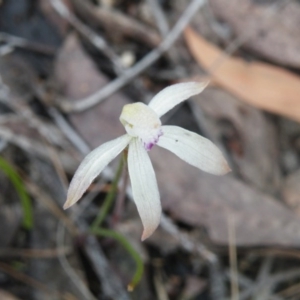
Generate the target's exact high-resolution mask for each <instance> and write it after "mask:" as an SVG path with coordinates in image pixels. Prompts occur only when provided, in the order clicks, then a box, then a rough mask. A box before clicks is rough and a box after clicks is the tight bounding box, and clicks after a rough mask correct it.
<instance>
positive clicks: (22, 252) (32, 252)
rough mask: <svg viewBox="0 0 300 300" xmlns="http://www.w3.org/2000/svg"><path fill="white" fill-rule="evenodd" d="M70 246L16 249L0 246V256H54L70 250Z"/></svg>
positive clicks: (65, 253) (67, 252)
mask: <svg viewBox="0 0 300 300" xmlns="http://www.w3.org/2000/svg"><path fill="white" fill-rule="evenodd" d="M71 250H72V249H71V248H70V247H63V248H55V249H18V248H1V249H0V257H26V258H54V257H57V256H59V255H61V254H62V253H63V254H64V255H67V254H69V253H70V252H71Z"/></svg>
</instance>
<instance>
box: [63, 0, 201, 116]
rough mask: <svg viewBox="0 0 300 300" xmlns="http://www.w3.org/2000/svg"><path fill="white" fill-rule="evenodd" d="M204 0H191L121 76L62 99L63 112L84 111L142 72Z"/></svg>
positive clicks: (170, 42)
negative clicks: (170, 26) (82, 95)
mask: <svg viewBox="0 0 300 300" xmlns="http://www.w3.org/2000/svg"><path fill="white" fill-rule="evenodd" d="M205 2H206V1H205V0H193V1H192V2H191V3H190V4H189V6H188V7H187V9H186V10H185V12H184V13H183V14H182V16H181V17H180V19H179V20H178V21H177V23H176V24H175V26H174V27H173V29H172V30H171V31H170V32H169V34H168V35H167V36H166V38H165V39H164V40H163V41H162V43H161V44H160V45H159V46H158V47H157V48H156V49H154V50H152V51H151V52H150V53H149V54H147V55H146V56H145V57H144V58H143V59H142V60H141V61H139V62H138V63H137V64H135V65H134V66H133V67H132V68H130V69H128V70H127V71H126V72H124V73H123V74H122V75H121V76H119V77H118V78H116V79H114V80H113V81H111V82H110V83H109V84H107V85H106V86H105V87H104V88H102V89H101V90H99V91H97V92H96V93H95V94H93V95H90V96H88V97H87V98H84V99H81V100H79V101H76V102H74V101H68V100H65V101H62V103H61V109H62V110H64V111H65V112H72V111H73V112H75V111H77V112H79V111H84V110H86V109H88V108H91V107H93V106H94V105H96V104H98V103H100V102H101V101H102V100H104V99H106V98H107V97H109V96H111V95H112V94H114V93H115V92H117V91H118V90H119V89H121V88H122V87H124V86H125V85H126V84H128V83H129V82H130V81H131V80H132V79H133V78H135V77H136V76H138V75H139V74H140V73H142V72H143V71H144V70H145V69H146V68H148V67H149V66H150V65H152V64H153V63H154V62H155V61H156V60H158V59H159V58H160V57H161V55H162V54H163V53H164V52H165V51H167V50H168V49H170V47H171V46H172V45H173V44H174V42H175V41H176V39H177V38H178V37H179V36H180V34H181V33H182V31H183V30H184V28H185V27H186V26H187V24H188V23H189V22H190V21H191V19H192V17H193V16H194V15H195V14H196V13H197V11H198V9H199V8H200V7H202V6H203V5H204V3H205Z"/></svg>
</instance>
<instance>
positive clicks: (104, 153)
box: [64, 134, 132, 209]
mask: <svg viewBox="0 0 300 300" xmlns="http://www.w3.org/2000/svg"><path fill="white" fill-rule="evenodd" d="M131 139H132V137H130V136H129V135H128V134H125V135H123V136H120V137H119V138H116V139H114V140H112V141H109V142H107V143H104V144H102V145H101V146H99V147H98V148H96V149H94V150H93V151H92V152H90V153H89V154H88V155H87V156H86V157H85V158H84V160H83V161H82V162H81V164H80V166H79V167H78V169H77V171H76V172H75V174H74V177H73V179H72V181H71V183H70V187H69V190H68V195H67V201H66V203H65V205H64V209H67V208H69V207H70V206H72V205H73V204H74V203H76V202H77V201H78V200H79V199H80V198H81V197H82V195H83V193H84V192H85V191H86V190H87V188H88V187H89V186H90V184H91V183H92V181H93V180H94V179H95V177H96V176H98V175H99V173H100V172H102V171H103V169H104V168H105V167H106V166H107V165H108V164H109V163H110V162H111V161H112V160H113V159H114V158H115V157H116V156H117V155H118V154H119V153H120V152H121V151H122V150H123V149H124V148H125V147H126V146H127V145H128V144H129V142H130V140H131Z"/></svg>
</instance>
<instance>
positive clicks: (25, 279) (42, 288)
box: [0, 262, 76, 300]
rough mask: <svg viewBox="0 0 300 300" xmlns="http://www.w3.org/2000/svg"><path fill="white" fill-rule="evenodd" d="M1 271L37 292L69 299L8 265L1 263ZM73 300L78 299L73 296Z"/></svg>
mask: <svg viewBox="0 0 300 300" xmlns="http://www.w3.org/2000/svg"><path fill="white" fill-rule="evenodd" d="M0 270H1V271H2V272H4V273H6V274H8V275H9V276H11V277H13V278H15V279H16V280H18V281H21V282H23V283H25V284H27V285H29V286H32V287H33V288H35V289H37V290H40V291H42V292H43V293H44V294H45V295H47V296H49V295H52V296H53V297H54V298H56V299H65V300H67V299H68V296H66V295H64V294H61V293H59V292H56V291H53V290H51V289H49V288H48V287H47V286H45V285H44V284H43V283H41V282H39V281H37V280H35V279H34V278H32V277H29V276H28V275H25V274H23V273H21V272H17V271H16V270H15V269H14V268H12V267H11V266H10V265H8V264H5V263H2V262H0ZM72 296H73V295H72ZM73 299H76V298H75V297H74V296H73Z"/></svg>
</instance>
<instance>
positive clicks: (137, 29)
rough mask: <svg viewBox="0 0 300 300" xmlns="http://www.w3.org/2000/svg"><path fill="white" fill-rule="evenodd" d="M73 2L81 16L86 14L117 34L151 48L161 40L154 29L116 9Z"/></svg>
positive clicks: (82, 1) (86, 2)
mask: <svg viewBox="0 0 300 300" xmlns="http://www.w3.org/2000/svg"><path fill="white" fill-rule="evenodd" d="M73 3H75V7H76V8H77V9H78V11H79V12H80V13H81V14H82V15H83V16H84V15H86V18H89V19H91V20H92V22H94V23H96V24H99V25H101V26H102V27H104V29H106V31H108V32H110V31H111V30H112V29H113V30H114V31H116V32H117V33H118V35H120V36H124V37H125V36H127V37H131V38H133V39H135V40H139V41H140V42H141V43H143V44H145V45H149V46H150V47H151V48H153V47H156V46H157V45H158V44H159V43H160V42H161V38H160V36H159V34H158V33H157V32H156V31H155V30H153V29H151V28H149V26H147V25H145V24H143V23H141V22H140V21H138V20H136V19H133V18H131V17H129V16H127V15H126V14H124V13H122V12H120V11H118V10H115V9H112V8H110V9H108V8H106V7H103V6H102V7H95V6H94V5H92V4H91V3H89V2H88V1H86V0H73Z"/></svg>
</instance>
